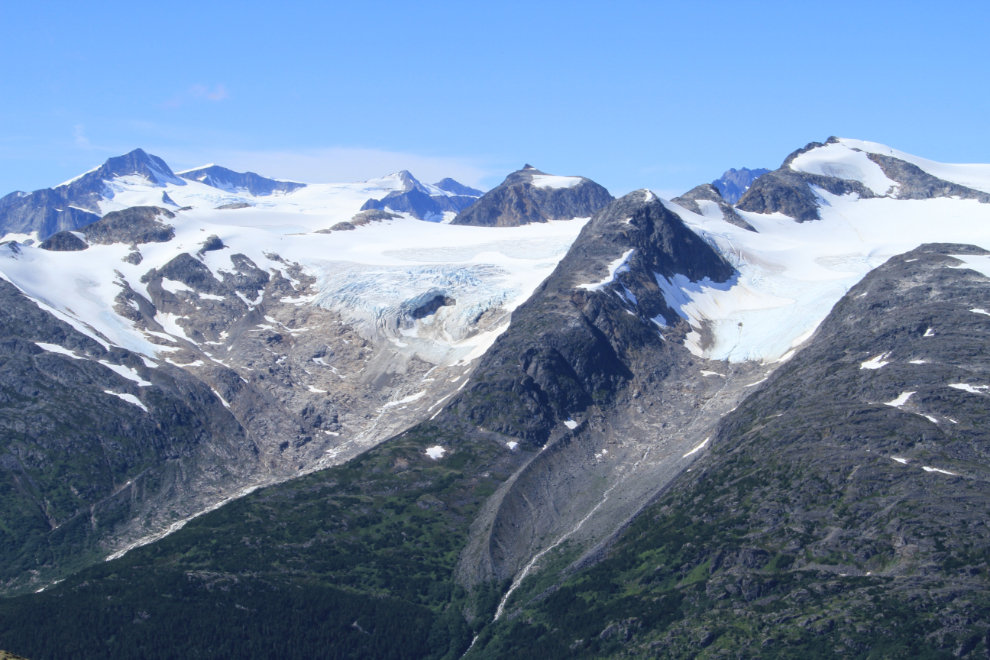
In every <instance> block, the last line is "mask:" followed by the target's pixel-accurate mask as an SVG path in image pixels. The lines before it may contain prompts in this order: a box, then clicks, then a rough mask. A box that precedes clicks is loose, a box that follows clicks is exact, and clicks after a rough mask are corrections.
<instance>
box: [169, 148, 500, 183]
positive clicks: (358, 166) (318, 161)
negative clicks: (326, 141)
mask: <svg viewBox="0 0 990 660" xmlns="http://www.w3.org/2000/svg"><path fill="white" fill-rule="evenodd" d="M158 155H160V156H162V157H163V158H165V160H166V161H168V163H169V164H170V165H172V166H173V167H176V168H177V169H185V168H187V167H195V166H198V165H202V164H203V163H207V162H212V163H216V164H218V165H222V166H223V167H228V168H230V169H232V170H237V171H239V172H243V171H251V172H256V173H258V174H262V175H264V176H270V177H275V178H278V179H290V180H293V181H303V182H305V183H341V182H351V181H365V180H367V179H374V178H377V177H380V176H384V175H386V174H391V173H393V172H398V171H400V170H409V171H410V172H412V174H413V176H415V177H416V178H417V179H420V180H422V181H425V182H427V183H434V182H436V181H439V180H440V179H442V178H444V177H451V178H454V179H456V180H457V181H460V182H461V183H464V184H466V185H469V186H483V184H482V182H483V180H486V179H491V177H492V176H501V175H503V174H504V171H503V170H501V169H499V170H497V171H496V170H495V168H493V167H491V166H489V165H486V164H484V163H482V162H481V161H479V160H476V159H469V158H458V157H446V156H424V155H420V154H413V153H406V152H400V151H386V150H382V149H365V148H356V147H327V148H316V149H304V150H299V151H289V150H278V151H242V150H217V151H210V152H189V151H178V150H177V151H174V152H172V151H166V152H163V153H161V154H158ZM496 183H497V182H496Z"/></svg>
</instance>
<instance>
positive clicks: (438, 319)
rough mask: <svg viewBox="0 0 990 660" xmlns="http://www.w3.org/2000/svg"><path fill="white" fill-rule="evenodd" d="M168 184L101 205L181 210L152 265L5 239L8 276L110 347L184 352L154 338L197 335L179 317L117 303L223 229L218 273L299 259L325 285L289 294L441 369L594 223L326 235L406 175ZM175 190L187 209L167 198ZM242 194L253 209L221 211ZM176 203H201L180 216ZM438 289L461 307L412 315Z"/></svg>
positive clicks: (147, 252) (112, 194)
mask: <svg viewBox="0 0 990 660" xmlns="http://www.w3.org/2000/svg"><path fill="white" fill-rule="evenodd" d="M160 180H161V181H162V182H164V183H165V185H164V187H161V185H155V182H149V181H148V180H146V179H144V178H142V177H137V176H126V177H117V178H115V179H113V180H112V181H110V182H108V183H107V195H108V198H107V199H106V200H105V201H104V202H103V203H101V208H102V210H103V211H104V212H109V211H113V210H119V209H122V208H126V207H129V206H135V205H150V206H160V207H164V208H170V209H173V210H175V212H176V217H175V218H174V219H170V220H164V219H163V220H164V221H166V222H168V223H169V224H171V225H172V226H173V227H174V228H175V238H174V239H172V240H171V241H169V242H167V243H149V244H143V245H140V246H139V249H140V252H141V255H142V257H143V260H142V261H141V263H140V264H138V265H134V264H130V263H127V262H125V261H123V258H124V257H125V256H127V254H128V253H130V251H131V248H130V246H128V245H125V244H113V245H92V246H90V247H89V248H88V249H86V250H83V251H79V252H49V251H46V250H41V249H38V248H37V247H36V245H35V246H24V245H21V246H18V247H17V248H16V249H12V248H11V247H9V246H6V247H0V277H4V278H5V279H7V280H8V281H10V282H12V283H14V284H15V285H16V286H18V288H20V289H21V290H22V291H23V292H24V293H26V294H27V295H28V296H30V297H31V298H33V299H34V300H36V301H38V302H39V304H41V305H43V306H44V307H46V308H47V309H50V310H52V311H53V312H55V313H56V315H57V316H59V318H62V319H63V320H66V321H68V322H70V323H71V324H72V325H73V326H74V327H76V328H77V329H79V330H81V331H82V332H84V333H85V334H87V335H89V336H91V337H93V338H95V339H97V340H99V341H101V343H106V342H104V341H103V340H102V339H101V336H102V337H105V338H106V339H107V340H109V342H110V343H112V344H116V345H118V346H122V347H124V348H127V349H129V350H131V351H134V352H136V353H140V354H142V355H145V356H148V357H152V358H164V357H166V356H167V355H168V353H169V352H171V351H173V350H175V349H173V348H171V347H169V346H167V345H166V346H162V345H159V344H157V343H153V342H152V341H150V340H149V335H151V334H154V335H156V336H157V337H158V338H164V339H169V338H174V337H177V338H181V339H188V337H187V336H186V334H185V332H184V330H183V329H182V327H181V326H180V325H179V324H178V323H177V321H178V318H177V317H173V315H171V314H162V313H159V314H158V315H157V316H156V320H157V321H158V322H159V323H160V324H161V325H162V327H163V328H164V329H165V331H166V334H165V335H163V334H162V333H149V332H145V331H142V330H139V329H137V328H135V327H134V325H133V323H132V322H131V321H129V320H127V319H125V318H123V317H121V316H119V315H117V314H116V313H115V312H114V311H113V308H114V304H115V302H114V299H115V298H116V296H117V294H118V293H119V292H120V291H121V289H122V287H124V286H130V288H131V289H133V290H134V291H135V292H137V293H139V294H141V295H143V296H145V297H146V298H148V299H149V300H150V295H148V291H147V288H146V285H145V284H143V283H142V282H141V277H142V275H144V274H145V273H147V272H148V271H149V270H151V269H152V268H161V267H162V266H164V265H165V264H167V263H168V262H169V261H171V260H172V259H173V258H175V257H176V256H178V255H179V254H182V253H184V252H187V253H190V254H196V252H197V251H198V250H199V248H200V246H201V245H202V243H203V241H204V240H205V239H206V237H208V236H211V235H216V236H218V237H219V238H220V239H221V240H222V241H223V243H224V245H225V246H228V247H229V248H230V249H223V250H216V251H210V252H206V253H205V254H203V255H202V261H203V263H204V264H206V266H207V267H208V268H209V269H210V271H211V272H212V273H213V274H214V276H216V277H217V278H218V279H222V273H223V272H230V271H233V270H234V266H233V264H232V263H231V260H230V257H231V255H232V254H244V255H246V256H247V257H248V258H250V259H251V260H252V261H253V262H254V263H255V264H257V265H258V267H259V268H261V269H262V270H266V271H276V270H277V271H279V272H281V273H282V275H283V277H285V278H286V279H290V280H291V276H290V274H289V272H288V267H287V265H286V264H287V263H290V264H291V263H298V264H300V265H301V266H302V267H303V268H304V269H305V270H306V272H308V273H309V274H310V275H313V276H314V277H315V278H316V279H317V285H316V288H317V291H316V292H315V293H309V294H307V295H304V292H303V291H300V292H299V294H298V296H296V297H294V298H286V299H285V300H283V302H285V303H292V304H300V305H308V304H312V305H319V306H321V307H324V308H326V309H331V310H333V311H336V312H338V313H340V314H341V316H342V318H343V319H344V320H345V322H347V323H349V324H352V325H353V326H354V327H356V328H357V329H358V331H359V332H360V333H361V334H362V335H364V336H366V337H367V338H378V339H388V340H391V341H392V343H393V344H394V345H395V346H396V347H398V348H400V349H401V350H402V351H403V352H406V353H408V354H410V355H413V354H416V355H418V356H419V357H420V358H422V359H425V360H427V361H429V362H433V363H435V364H437V363H441V362H456V361H459V360H472V359H474V358H476V357H478V356H480V355H481V354H483V353H484V351H485V350H487V348H488V347H489V346H490V345H491V343H492V342H493V341H494V340H495V338H496V337H497V336H498V335H499V334H500V333H501V332H502V331H504V330H505V328H506V327H508V322H509V318H510V316H509V315H510V313H511V312H512V310H514V309H515V308H516V307H517V306H518V305H520V304H521V303H522V302H524V301H525V300H526V299H527V298H528V297H529V296H530V295H531V294H532V292H533V290H534V289H535V288H536V287H537V286H538V285H539V283H540V282H542V281H543V280H544V279H545V278H546V277H547V276H548V275H549V274H550V273H551V272H552V271H553V268H554V267H555V266H556V265H557V262H558V261H560V259H561V258H563V256H564V255H565V254H566V253H567V250H568V249H569V248H570V245H571V243H573V241H574V239H575V238H576V237H577V234H578V232H580V230H581V228H582V227H583V226H584V224H585V223H586V222H587V219H577V220H573V221H556V222H549V223H545V224H533V225H527V226H523V227H511V228H486V227H468V226H452V225H449V224H440V223H431V222H423V221H420V220H417V219H415V218H412V217H410V216H408V215H405V214H400V217H398V218H395V219H392V220H388V221H385V222H380V223H371V224H369V225H364V226H361V227H359V228H357V229H356V230H353V231H334V232H332V233H329V234H328V233H317V232H318V231H319V230H323V229H327V228H330V227H332V226H333V225H335V224H337V223H339V222H343V221H347V220H350V219H351V218H352V216H353V215H354V214H355V213H357V212H358V210H359V209H360V208H361V206H362V204H364V203H365V201H367V200H368V199H369V198H375V199H380V198H381V197H384V196H385V195H386V194H388V193H389V192H391V191H392V190H401V189H402V187H403V185H404V184H403V180H402V178H401V177H400V176H399V175H391V176H389V177H383V178H382V179H375V180H371V181H366V182H360V183H353V184H313V185H308V186H307V187H305V188H301V189H299V190H296V191H293V192H292V193H288V194H275V195H266V196H262V197H254V196H252V195H250V194H249V193H247V192H244V191H240V192H235V193H231V192H228V191H224V190H220V189H217V188H213V187H211V186H208V185H205V184H202V183H197V182H195V181H185V180H179V179H172V178H170V177H166V176H164V175H163V176H162V177H160ZM429 188H430V189H432V188H433V187H432V186H429ZM436 190H437V192H438V193H440V192H442V191H440V190H439V189H436ZM163 193H164V194H165V195H167V196H168V198H169V199H171V200H173V201H174V202H175V204H163V203H162V196H163ZM443 194H449V193H443ZM237 202H243V203H247V204H250V207H248V208H238V209H217V208H216V207H217V206H222V205H227V204H232V203H237ZM177 206H178V207H192V208H189V209H186V210H182V211H178V210H177ZM6 238H7V239H8V240H9V239H14V240H18V239H20V240H22V241H23V240H26V239H27V238H30V237H24V236H19V237H14V236H7V237H6ZM279 258H280V259H281V260H280V259H279ZM163 288H164V289H165V290H167V291H170V292H172V293H176V292H180V291H186V290H188V287H187V286H186V285H184V284H182V283H180V282H175V281H172V280H164V281H163ZM238 295H241V297H242V299H243V300H244V302H245V303H247V304H248V305H257V304H258V303H259V302H260V298H259V296H257V295H254V296H252V295H247V296H244V295H242V294H240V293H239V294H238ZM436 296H444V297H446V298H452V299H454V300H455V301H456V304H454V305H450V306H444V307H441V308H440V309H439V310H437V311H436V312H435V313H434V314H430V315H428V316H426V317H425V318H422V319H419V320H415V321H411V320H410V319H409V317H408V314H407V312H410V311H412V310H414V309H416V308H417V307H419V306H420V305H422V304H424V303H427V302H429V301H430V300H431V299H433V298H434V297H436ZM200 298H203V299H217V298H220V297H219V296H211V295H209V294H200ZM486 315H487V316H486ZM480 319H481V320H483V321H484V322H482V323H479V320H480ZM94 330H95V332H94Z"/></svg>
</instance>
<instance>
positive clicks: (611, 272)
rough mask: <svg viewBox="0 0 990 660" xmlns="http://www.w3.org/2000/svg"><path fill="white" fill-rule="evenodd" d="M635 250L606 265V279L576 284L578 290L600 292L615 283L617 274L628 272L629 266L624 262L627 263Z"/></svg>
mask: <svg viewBox="0 0 990 660" xmlns="http://www.w3.org/2000/svg"><path fill="white" fill-rule="evenodd" d="M633 252H635V250H627V251H626V252H625V254H623V255H622V256H621V257H619V258H618V259H616V260H615V261H613V262H612V263H610V264H609V265H608V277H606V278H605V279H604V280H602V281H601V282H590V283H587V284H578V288H580V289H587V290H588V291H601V290H602V289H603V288H604V287H606V286H608V285H609V284H611V283H612V282H614V281H615V276H616V275H617V274H619V273H624V272H625V271H627V270H629V266H628V265H626V262H627V261H629V257H630V256H632V253H633Z"/></svg>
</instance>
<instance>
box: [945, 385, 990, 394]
mask: <svg viewBox="0 0 990 660" xmlns="http://www.w3.org/2000/svg"><path fill="white" fill-rule="evenodd" d="M949 387H951V388H954V389H957V390H962V391H963V392H969V393H970V394H986V392H985V390H986V389H987V388H990V385H967V384H966V383H949Z"/></svg>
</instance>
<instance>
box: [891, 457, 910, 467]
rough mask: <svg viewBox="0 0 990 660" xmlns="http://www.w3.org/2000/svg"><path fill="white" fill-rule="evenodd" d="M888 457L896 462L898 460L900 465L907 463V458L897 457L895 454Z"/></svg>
mask: <svg viewBox="0 0 990 660" xmlns="http://www.w3.org/2000/svg"><path fill="white" fill-rule="evenodd" d="M890 458H891V459H892V460H895V461H897V462H898V463H900V464H901V465H907V463H908V459H906V458H899V457H897V456H891V457H890Z"/></svg>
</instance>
